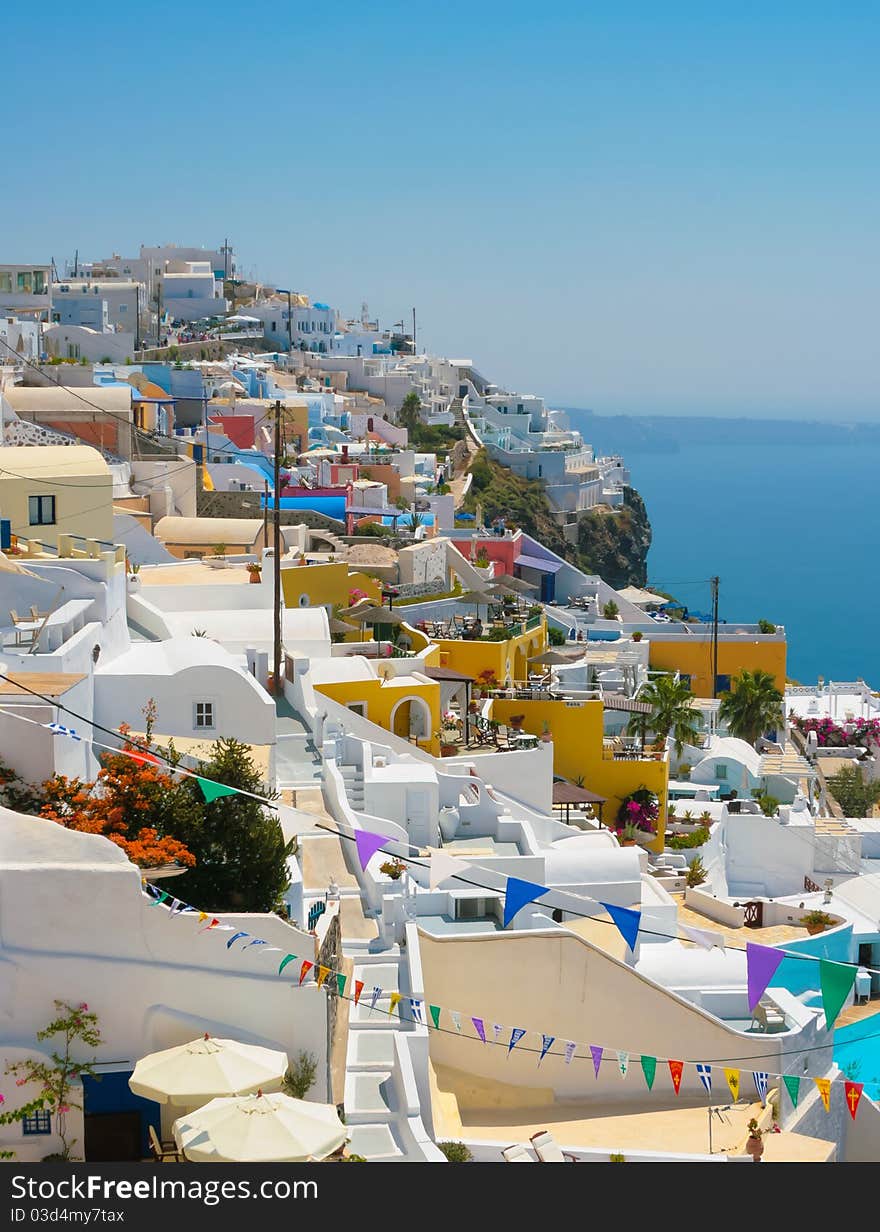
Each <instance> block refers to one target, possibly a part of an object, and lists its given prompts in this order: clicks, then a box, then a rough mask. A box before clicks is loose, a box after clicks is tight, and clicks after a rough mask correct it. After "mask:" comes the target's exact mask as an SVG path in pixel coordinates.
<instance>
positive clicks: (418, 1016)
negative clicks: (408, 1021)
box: [409, 997, 425, 1026]
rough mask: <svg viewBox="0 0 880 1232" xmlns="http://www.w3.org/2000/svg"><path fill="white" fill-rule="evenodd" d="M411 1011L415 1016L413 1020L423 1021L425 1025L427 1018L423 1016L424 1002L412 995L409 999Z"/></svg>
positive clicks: (422, 1023)
mask: <svg viewBox="0 0 880 1232" xmlns="http://www.w3.org/2000/svg"><path fill="white" fill-rule="evenodd" d="M409 1012H410V1013H411V1014H412V1016H413V1022H418V1023H421V1025H422V1026H424V1025H425V1020H424V1018H423V1017H422V1003H421V1001H420V1000H418V999H417V998H416V997H410V999H409Z"/></svg>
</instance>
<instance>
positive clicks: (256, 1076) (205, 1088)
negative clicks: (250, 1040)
mask: <svg viewBox="0 0 880 1232" xmlns="http://www.w3.org/2000/svg"><path fill="white" fill-rule="evenodd" d="M287 1065H288V1062H287V1054H286V1053H283V1052H279V1051H276V1050H275V1049H274V1048H259V1047H257V1046H256V1045H254V1044H240V1043H239V1042H238V1040H229V1039H214V1038H213V1037H212V1036H208V1035H206V1036H205V1037H204V1038H203V1039H197V1040H191V1041H190V1042H189V1043H188V1044H178V1045H177V1047H176V1048H165V1049H163V1051H162V1052H151V1053H150V1055H149V1056H147V1057H142V1058H141V1060H140V1061H138V1063H137V1065H136V1066H135V1067H134V1072H133V1074H132V1075H131V1077H130V1078H129V1080H128V1086H129V1089H130V1090H131V1092H132V1093H133V1094H134V1095H143V1096H144V1098H145V1099H153V1100H156V1102H157V1103H160V1104H176V1105H177V1107H178V1108H186V1107H192V1108H197V1107H198V1106H199V1105H200V1104H203V1103H205V1102H206V1101H207V1100H209V1099H214V1097H215V1096H218V1095H245V1094H249V1093H250V1092H252V1091H259V1090H261V1089H262V1090H266V1089H267V1088H269V1089H270V1090H276V1091H277V1090H278V1089H279V1088H280V1086H281V1083H282V1080H283V1078H284V1075H285V1073H286V1072H287Z"/></svg>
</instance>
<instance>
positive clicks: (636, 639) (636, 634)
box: [631, 629, 643, 642]
mask: <svg viewBox="0 0 880 1232" xmlns="http://www.w3.org/2000/svg"><path fill="white" fill-rule="evenodd" d="M631 636H632V640H633V641H634V642H640V641H641V640H642V636H643V634H641V633H640V632H639V630H638V629H636V631H635V632H634V633H633V634H632V635H631Z"/></svg>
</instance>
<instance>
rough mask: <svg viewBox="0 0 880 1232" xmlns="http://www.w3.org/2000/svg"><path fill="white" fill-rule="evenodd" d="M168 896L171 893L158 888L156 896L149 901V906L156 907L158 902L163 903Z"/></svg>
mask: <svg viewBox="0 0 880 1232" xmlns="http://www.w3.org/2000/svg"><path fill="white" fill-rule="evenodd" d="M170 897H171V895H170V894H169V893H168V891H167V890H160V891H159V893H158V894H157V895H156V897H155V898H154V899H153V901H152V902H151V903H150V906H151V907H158V906H159V904H160V903H164V902H165V899H166V898H170Z"/></svg>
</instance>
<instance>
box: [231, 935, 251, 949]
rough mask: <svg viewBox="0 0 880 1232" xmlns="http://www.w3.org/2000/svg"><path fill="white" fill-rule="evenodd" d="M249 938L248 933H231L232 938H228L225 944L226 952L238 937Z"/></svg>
mask: <svg viewBox="0 0 880 1232" xmlns="http://www.w3.org/2000/svg"><path fill="white" fill-rule="evenodd" d="M249 936H250V933H233V934H232V936H231V937H230V938H229V940H228V941H227V942H226V948H227V950H228V949H229V947H230V946H231V945H232V943H233V941H238V939H239V938H240V937H249Z"/></svg>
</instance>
